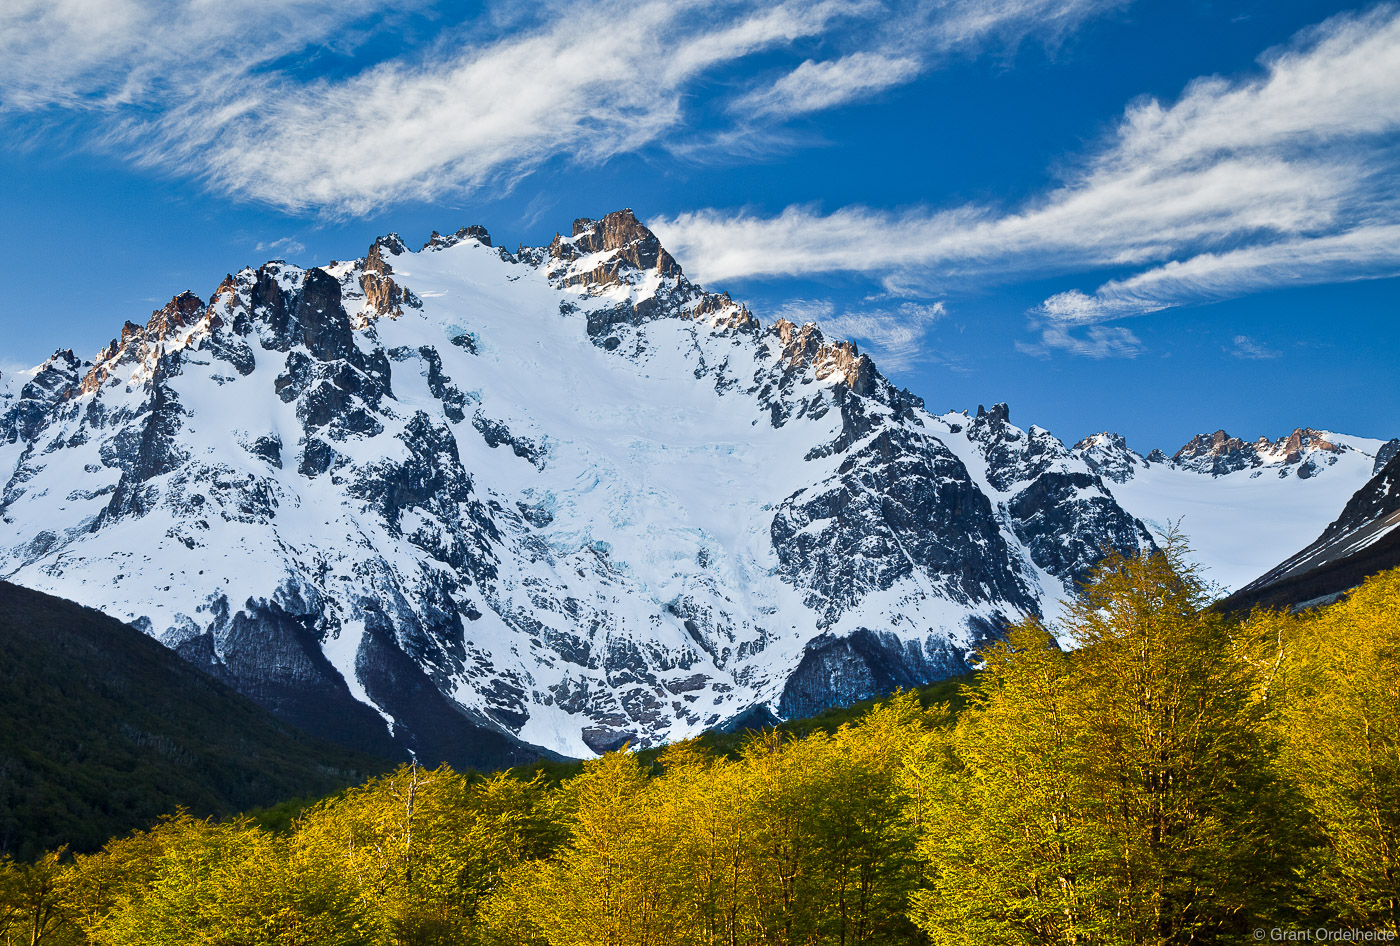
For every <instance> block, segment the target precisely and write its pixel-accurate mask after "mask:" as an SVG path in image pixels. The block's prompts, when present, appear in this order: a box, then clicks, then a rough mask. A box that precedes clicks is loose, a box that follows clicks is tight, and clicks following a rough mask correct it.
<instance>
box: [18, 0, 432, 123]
mask: <svg viewBox="0 0 1400 946" xmlns="http://www.w3.org/2000/svg"><path fill="white" fill-rule="evenodd" d="M422 5H423V4H422V3H419V2H407V3H405V2H400V3H399V4H398V6H400V7H401V8H409V9H411V8H414V7H419V6H422ZM377 9H380V4H379V3H377V2H375V0H6V2H5V4H4V5H3V6H0V114H3V113H10V114H14V113H16V112H24V111H32V110H35V109H45V108H63V109H80V110H84V111H92V110H99V109H119V108H122V107H125V106H141V107H144V108H150V107H153V106H154V107H156V108H159V107H161V106H162V105H173V104H175V103H178V102H179V101H181V100H185V99H189V98H191V97H193V96H195V95H204V94H207V93H209V92H211V91H217V89H218V87H219V86H220V85H222V84H226V83H234V84H236V83H237V82H238V81H239V80H240V79H241V77H243V76H246V75H247V74H249V73H252V72H255V71H257V70H258V69H260V68H262V67H264V66H265V65H266V64H268V63H270V62H274V61H276V60H277V59H280V58H281V57H283V56H287V55H289V54H291V53H294V52H297V51H299V50H303V49H306V48H308V47H315V46H318V45H321V44H326V43H331V44H337V43H338V44H341V45H353V44H355V43H357V42H359V40H360V39H361V38H362V37H361V33H360V30H359V26H358V24H357V21H358V20H360V18H362V17H364V16H366V15H367V14H369V13H371V12H374V11H375V10H377Z"/></svg>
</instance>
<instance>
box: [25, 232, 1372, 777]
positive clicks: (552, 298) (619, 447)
mask: <svg viewBox="0 0 1400 946" xmlns="http://www.w3.org/2000/svg"><path fill="white" fill-rule="evenodd" d="M1295 452H1296V451H1295ZM1091 460H1093V462H1091ZM1139 460H1140V461H1141V462H1142V463H1143V464H1146V462H1147V461H1146V460H1145V459H1143V458H1139ZM1342 460H1346V455H1343V456H1342V458H1341V459H1339V460H1338V463H1337V464H1334V465H1333V466H1332V467H1329V468H1328V469H1326V470H1324V471H1323V473H1322V474H1319V475H1318V476H1317V477H1314V478H1312V479H1310V480H1308V481H1307V484H1305V485H1310V488H1311V489H1312V490H1313V492H1307V490H1306V489H1303V488H1302V487H1299V488H1298V490H1297V491H1296V495H1295V493H1290V492H1288V491H1287V489H1286V488H1284V487H1278V489H1282V490H1284V492H1280V493H1278V494H1277V495H1278V496H1279V497H1285V494H1286V498H1288V501H1297V502H1300V503H1303V502H1306V503H1312V502H1314V500H1315V496H1314V494H1315V493H1317V492H1319V491H1318V490H1316V484H1320V483H1323V482H1325V481H1327V480H1328V479H1329V478H1334V479H1336V480H1338V481H1340V480H1342V479H1344V478H1345V476H1343V475H1336V476H1335V477H1334V474H1338V473H1345V471H1346V470H1347V469H1349V466H1347V465H1346V464H1350V462H1351V461H1350V460H1346V464H1343V462H1342ZM1096 462H1097V460H1094V459H1093V458H1091V457H1087V456H1086V455H1085V454H1084V453H1083V451H1078V450H1069V449H1067V448H1066V447H1065V446H1064V444H1062V443H1061V442H1060V441H1059V440H1057V439H1056V438H1055V437H1054V436H1052V435H1051V434H1050V433H1049V432H1048V431H1045V430H1043V429H1041V428H1037V427H1029V428H1026V429H1022V428H1019V427H1016V426H1014V425H1012V424H1011V423H1010V419H1009V412H1008V410H1007V409H1006V406H1005V405H997V406H995V407H994V408H992V410H990V411H986V410H982V409H979V410H978V411H977V413H976V414H975V415H970V414H947V415H942V416H934V415H932V414H931V413H929V412H928V411H927V410H925V409H924V406H923V404H922V402H921V401H920V400H919V399H918V398H917V397H914V396H913V395H911V394H910V393H909V392H907V391H902V390H899V389H897V388H895V387H893V386H892V385H891V384H890V383H889V382H888V381H887V380H886V379H885V378H884V377H883V376H881V375H880V373H879V371H878V370H877V368H876V367H875V365H874V364H873V363H872V362H871V361H870V359H869V358H868V357H866V356H864V355H862V354H861V353H860V352H859V351H858V350H857V349H856V347H855V346H854V345H850V344H848V343H844V342H836V341H833V340H828V339H827V338H825V337H824V336H823V335H822V333H821V331H820V330H819V328H818V327H816V326H815V325H810V324H809V325H805V326H796V325H793V324H791V323H788V322H785V321H780V322H778V323H777V324H774V325H771V326H764V325H762V324H760V323H759V321H758V320H757V319H755V318H754V317H753V315H752V314H751V313H749V312H748V311H747V310H746V309H744V308H743V307H742V306H740V305H738V304H736V303H735V302H733V300H731V299H730V298H729V297H728V296H727V295H723V294H714V293H710V292H706V291H705V290H703V289H701V288H700V287H698V286H695V285H694V284H692V283H691V282H690V281H689V280H688V279H686V277H685V276H684V274H683V273H682V271H681V269H680V266H679V265H678V264H677V263H676V261H675V260H674V259H672V258H671V257H670V255H669V254H668V253H666V251H665V249H664V248H662V247H661V246H660V244H659V243H658V242H657V241H656V239H655V237H654V236H653V235H652V234H651V233H650V232H649V231H647V230H646V229H645V228H644V227H642V226H641V225H640V224H639V223H638V222H637V221H636V219H635V218H634V217H633V216H632V214H631V213H630V211H624V212H619V213H615V214H609V215H608V216H606V217H604V218H603V219H601V220H597V221H593V220H579V221H576V222H575V224H574V226H573V228H572V232H571V233H570V235H568V236H562V235H561V236H559V237H556V239H555V240H554V242H553V243H551V244H550V245H549V246H545V247H533V248H531V247H526V248H522V249H521V250H520V251H519V252H517V253H515V254H510V253H507V252H505V251H503V250H501V249H499V248H497V247H494V246H492V245H491V241H490V237H489V235H488V234H487V233H486V231H485V230H483V229H481V228H479V227H471V228H466V229H463V230H461V231H459V232H458V233H457V234H454V235H451V236H446V237H444V236H440V235H438V234H434V235H433V238H432V239H431V240H430V241H428V243H427V244H426V245H425V246H424V247H423V248H422V249H421V250H419V251H417V252H413V251H410V250H409V249H408V248H407V247H406V246H405V245H404V244H403V242H402V241H401V240H400V239H399V238H398V237H397V236H392V235H391V236H388V237H383V238H381V239H380V240H378V241H376V242H375V244H374V245H373V246H372V247H371V248H370V250H369V252H368V253H367V254H366V256H365V257H364V258H362V259H358V260H353V261H347V262H338V263H332V264H331V265H328V266H326V267H320V268H314V269H302V268H300V267H297V266H293V265H289V264H287V263H283V262H270V263H268V264H265V265H264V266H262V267H259V268H257V269H245V270H243V271H241V272H239V273H237V274H236V275H232V276H230V277H228V278H227V279H225V280H224V282H223V283H222V284H221V285H220V286H219V287H218V289H217V290H216V291H215V293H214V294H213V296H212V297H211V298H210V299H209V300H207V301H206V300H203V299H200V298H198V297H196V296H194V295H192V294H190V293H184V294H181V295H180V296H177V297H176V298H174V299H172V300H171V302H170V303H169V304H168V305H166V306H165V307H164V308H162V309H161V310H159V311H157V312H156V313H154V314H153V315H152V317H151V319H150V320H149V321H148V322H147V323H146V324H145V325H144V326H142V325H135V324H132V323H127V325H126V326H125V327H124V328H123V329H122V332H121V334H120V336H119V337H118V338H117V339H114V340H113V342H112V344H111V345H110V346H108V347H107V348H106V349H104V350H103V351H102V352H100V353H98V355H97V356H96V357H95V358H94V359H93V360H92V361H91V362H84V361H82V360H80V359H78V358H77V357H76V356H74V355H73V354H72V353H71V352H60V353H59V354H57V355H55V356H54V357H53V358H52V359H50V360H49V362H47V363H46V364H45V365H43V366H40V367H39V368H37V369H35V371H33V372H31V373H27V374H25V375H23V376H15V377H9V378H0V577H3V578H6V579H9V580H11V581H14V582H16V583H19V584H23V585H26V586H29V587H32V588H36V589H39V590H42V591H46V592H49V593H53V594H59V595H62V596H64V597H67V598H71V599H73V600H75V601H78V602H79V603H82V604H86V605H90V606H92V607H96V608H99V609H101V610H103V611H105V612H107V613H109V614H112V615H114V616H116V617H119V618H121V619H123V620H127V621H131V622H133V623H135V624H136V625H137V626H138V627H141V628H142V629H144V630H145V631H147V632H148V633H150V634H151V635H153V636H155V637H156V638H157V639H159V640H161V641H163V642H164V643H166V644H167V645H168V646H170V647H172V648H174V649H176V650H177V651H178V652H179V653H181V654H182V655H183V656H185V657H186V658H187V659H189V660H191V661H192V662H194V663H196V664H198V665H200V666H202V667H204V668H205V669H207V670H208V671H209V672H211V673H213V674H215V675H216V676H219V677H220V678H222V679H224V680H225V681H227V682H229V683H230V684H232V685H233V686H235V687H237V688H238V689H239V690H241V691H242V692H244V693H246V694H247V695H249V696H251V697H253V698H254V699H256V700H258V701H260V702H261V703H263V704H264V705H265V706H268V707H269V708H271V709H273V710H274V711H276V712H278V713H280V714H281V715H282V716H283V717H284V718H287V719H289V720H291V721H293V722H296V723H298V724H299V725H302V726H304V727H306V728H308V729H311V730H312V731H314V732H317V733H318V734H321V735H324V736H327V737H330V738H335V739H339V740H340V741H342V742H346V743H349V744H353V745H360V746H365V747H370V746H377V745H380V744H381V743H383V742H385V741H386V740H387V739H392V740H393V742H394V744H396V745H397V746H400V747H402V748H404V749H405V750H407V751H412V752H414V753H416V754H418V755H419V756H420V757H423V758H425V759H437V758H442V759H449V760H451V761H454V762H455V763H459V764H470V765H480V766H490V765H499V764H504V763H509V762H513V761H518V760H520V759H523V758H528V757H529V756H530V755H531V754H532V753H533V751H534V750H533V747H544V748H546V749H549V750H551V751H555V752H558V753H562V754H567V755H573V756H585V755H589V754H592V753H596V752H601V751H604V750H607V749H609V748H612V747H615V746H618V745H621V744H623V743H626V742H632V743H634V744H655V743H657V742H661V741H665V740H672V739H677V738H681V737H685V736H689V735H692V734H694V733H697V732H699V731H701V730H703V729H705V728H708V727H711V726H715V725H721V724H723V723H725V721H727V720H731V719H734V718H736V717H739V716H741V715H744V714H746V713H749V712H751V711H753V710H755V709H758V710H760V711H762V710H765V709H766V710H767V711H771V712H776V713H778V714H780V715H796V714H800V713H807V712H811V711H813V710H815V709H819V708H821V707H823V706H827V705H832V704H835V703H845V702H850V701H852V700H856V699H862V698H864V697H867V696H871V695H874V694H876V693H879V692H883V691H885V690H887V689H889V688H890V687H891V686H896V685H910V684H914V683H920V682H926V681H929V680H933V679H937V678H940V677H944V676H947V675H949V674H952V673H957V672H960V671H962V670H964V669H966V667H967V666H968V661H969V659H970V658H971V653H972V652H973V651H974V650H975V648H977V647H978V646H979V645H980V644H981V643H982V642H983V641H985V640H986V639H987V638H988V637H990V636H993V635H995V634H997V633H998V631H999V629H1000V628H1001V627H1003V626H1004V625H1005V623H1006V622H1007V621H1009V620H1014V619H1016V618H1018V617H1019V616H1022V615H1025V614H1035V613H1040V614H1045V615H1047V616H1051V617H1053V616H1054V613H1055V608H1056V606H1057V602H1058V601H1059V599H1061V598H1062V597H1064V596H1066V595H1068V594H1072V593H1073V589H1074V588H1075V586H1076V582H1078V581H1079V580H1081V579H1082V578H1083V577H1084V576H1085V575H1086V574H1087V572H1088V570H1089V569H1090V568H1091V567H1092V565H1093V564H1094V561H1095V560H1096V558H1097V557H1098V556H1099V555H1100V554H1101V552H1102V550H1103V549H1104V548H1106V547H1113V548H1118V549H1121V550H1123V551H1133V550H1136V549H1139V548H1142V547H1144V546H1146V545H1148V544H1149V543H1150V541H1151V540H1150V538H1149V535H1148V532H1147V531H1146V529H1145V528H1144V527H1143V526H1142V524H1141V523H1139V522H1138V521H1137V520H1136V519H1134V518H1133V516H1132V515H1130V514H1129V513H1130V512H1132V511H1133V510H1132V509H1131V508H1130V509H1129V511H1127V512H1125V511H1124V508H1123V506H1124V505H1131V504H1132V503H1133V502H1137V503H1138V504H1139V508H1141V509H1143V510H1144V512H1142V513H1141V514H1142V515H1146V516H1148V517H1149V518H1161V519H1165V518H1176V517H1177V516H1180V515H1183V513H1182V512H1180V511H1174V508H1169V507H1171V503H1172V502H1174V501H1175V499H1176V498H1179V499H1180V500H1181V502H1182V503H1186V504H1187V507H1189V504H1190V503H1191V502H1197V503H1200V502H1203V501H1202V500H1201V499H1200V496H1202V495H1203V494H1201V493H1199V492H1197V493H1191V494H1190V495H1189V496H1188V495H1187V492H1182V494H1181V496H1180V497H1175V494H1173V493H1172V492H1171V489H1170V488H1169V484H1170V483H1172V482H1175V481H1173V480H1163V481H1161V482H1158V481H1157V480H1156V479H1155V478H1154V477H1155V476H1156V470H1155V467H1154V468H1153V469H1152V470H1151V471H1148V472H1150V473H1151V474H1152V476H1147V473H1143V474H1141V476H1147V478H1146V479H1142V480H1141V484H1140V485H1141V486H1142V487H1143V488H1141V489H1138V488H1135V486H1134V484H1135V483H1137V482H1138V480H1137V479H1129V480H1128V481H1127V482H1125V483H1122V484H1112V490H1113V491H1114V492H1117V493H1119V494H1121V495H1120V496H1119V499H1117V500H1116V499H1115V498H1114V492H1110V489H1109V485H1108V484H1106V482H1105V480H1104V478H1103V477H1101V476H1100V475H1099V474H1098V473H1097V472H1096V471H1095V466H1094V464H1095V463H1096ZM1231 462H1234V461H1233V460H1232V461H1231ZM1182 473H1183V475H1189V476H1191V477H1194V478H1195V479H1194V480H1192V482H1193V483H1198V482H1212V480H1211V477H1209V476H1202V475H1201V474H1199V473H1197V472H1189V473H1188V472H1185V471H1182ZM1235 475H1236V474H1230V476H1235ZM1230 476H1222V477H1218V478H1216V481H1219V482H1221V483H1227V482H1228V483H1232V484H1233V483H1235V482H1236V481H1235V480H1232V479H1230ZM1266 479H1267V477H1265V478H1261V479H1248V480H1247V482H1249V483H1254V484H1259V483H1264V482H1265V480H1266ZM1275 479H1277V478H1275ZM1295 479H1296V477H1295ZM1183 482H1184V481H1183ZM1239 482H1240V483H1244V482H1246V480H1243V479H1242V480H1239ZM1280 482H1281V481H1280ZM1164 484H1167V485H1164ZM1273 488H1274V487H1270V489H1273ZM1241 495H1243V491H1242V492H1241ZM1251 495H1253V494H1252V493H1251ZM1270 495H1274V494H1270ZM1283 501H1284V500H1283V499H1282V498H1281V499H1279V500H1278V502H1277V503H1275V508H1281V506H1282V504H1283ZM1120 502H1121V505H1120ZM1209 502H1216V503H1217V505H1219V501H1216V500H1211V501H1207V502H1206V505H1205V506H1203V507H1202V508H1212V507H1210V506H1209ZM1333 502H1334V500H1333V499H1331V498H1330V496H1329V498H1326V499H1320V500H1316V504H1317V505H1318V506H1322V505H1327V504H1331V503H1333ZM1154 503H1156V504H1157V505H1153V504H1154ZM1227 505H1228V503H1227ZM1159 506H1160V507H1161V508H1160V509H1159ZM1189 509H1194V507H1189ZM1189 509H1188V513H1187V515H1194V513H1193V512H1190V511H1189ZM1300 528H1302V527H1300ZM1315 531H1316V530H1314V534H1315ZM1203 534H1204V533H1203ZM1292 547H1297V546H1296V544H1295V545H1294V546H1292ZM1220 552H1221V550H1220V549H1214V548H1213V549H1212V551H1211V554H1213V555H1216V556H1217V559H1222V556H1221V555H1220V554H1219V553H1220ZM1226 557H1228V556H1226ZM1212 564H1213V565H1215V563H1214V562H1213V563H1212ZM1216 567H1219V566H1218V565H1216Z"/></svg>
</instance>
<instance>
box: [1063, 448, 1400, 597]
mask: <svg viewBox="0 0 1400 946" xmlns="http://www.w3.org/2000/svg"><path fill="white" fill-rule="evenodd" d="M1393 442H1394V441H1392V443H1393ZM1387 449H1389V447H1388V445H1387V444H1384V443H1382V442H1381V441H1379V440H1368V439H1365V438H1362V437H1352V436H1348V435H1344V434H1337V433H1333V432H1331V431H1325V430H1314V429H1312V428H1308V427H1300V428H1298V429H1295V430H1294V431H1292V432H1291V433H1289V434H1287V435H1286V436H1283V437H1279V438H1277V439H1273V440H1271V439H1269V438H1267V437H1260V438H1259V439H1257V440H1254V441H1245V440H1241V439H1239V438H1237V437H1232V436H1230V435H1229V434H1228V433H1226V432H1225V431H1223V430H1217V431H1215V432H1214V433H1211V434H1199V435H1197V436H1195V437H1193V438H1192V439H1191V440H1190V441H1188V442H1187V443H1186V444H1185V445H1183V446H1182V447H1181V449H1179V450H1177V451H1176V453H1175V454H1173V455H1172V456H1170V457H1168V456H1167V455H1165V454H1164V453H1163V452H1162V451H1160V450H1154V451H1152V452H1151V453H1149V454H1147V455H1146V456H1143V455H1142V454H1140V453H1138V452H1137V451H1135V450H1133V449H1132V448H1130V447H1129V446H1128V445H1127V443H1126V442H1125V441H1124V439H1123V438H1122V437H1121V436H1119V435H1117V434H1112V433H1101V434H1095V435H1093V436H1091V437H1086V438H1085V439H1084V440H1081V441H1080V442H1079V443H1077V444H1075V445H1074V448H1073V453H1074V454H1075V456H1077V457H1079V458H1080V459H1082V460H1083V461H1084V462H1085V464H1086V465H1087V466H1088V467H1089V468H1090V469H1092V470H1093V471H1094V472H1096V473H1098V474H1099V475H1100V476H1101V477H1102V478H1103V479H1104V481H1105V483H1106V485H1107V487H1108V489H1109V491H1110V492H1111V493H1112V494H1113V497H1114V499H1115V500H1116V501H1117V502H1118V504H1119V505H1120V506H1121V507H1122V508H1123V509H1125V510H1127V511H1128V512H1129V513H1131V514H1132V515H1133V516H1135V517H1136V518H1138V519H1139V520H1141V521H1142V522H1144V523H1146V524H1147V525H1148V526H1149V527H1151V528H1152V529H1153V530H1155V531H1159V532H1160V531H1163V530H1165V529H1167V528H1169V527H1171V526H1172V525H1174V524H1175V525H1179V526H1180V528H1181V531H1182V532H1183V533H1185V535H1186V536H1187V538H1188V540H1189V542H1190V545H1191V546H1192V550H1193V557H1194V558H1195V559H1196V560H1197V561H1198V562H1200V564H1201V565H1202V566H1203V568H1204V573H1205V577H1206V578H1207V579H1208V580H1210V581H1212V582H1214V583H1215V584H1217V585H1219V586H1220V587H1221V588H1222V589H1223V590H1225V591H1234V590H1236V589H1239V588H1241V587H1242V586H1244V585H1246V584H1248V583H1249V582H1250V581H1252V580H1253V579H1255V578H1257V577H1258V576H1259V575H1261V574H1262V573H1263V572H1265V571H1267V570H1268V569H1269V568H1271V567H1272V566H1273V565H1274V564H1276V563H1277V562H1278V556H1279V553H1280V550H1282V549H1296V548H1301V547H1302V546H1303V545H1305V544H1307V543H1308V542H1309V541H1311V540H1312V539H1313V538H1314V537H1315V536H1316V535H1317V534H1318V533H1319V532H1320V531H1322V529H1323V528H1324V527H1325V526H1326V525H1327V523H1329V522H1331V521H1332V519H1333V518H1334V517H1335V516H1336V514H1337V510H1338V509H1340V508H1341V507H1342V505H1343V504H1344V503H1345V502H1346V501H1347V499H1348V497H1350V496H1351V495H1352V494H1353V493H1354V492H1355V491H1356V490H1357V489H1358V488H1360V487H1361V486H1362V485H1363V484H1364V483H1365V482H1366V480H1367V479H1369V478H1370V476H1371V475H1372V473H1373V471H1374V469H1375V468H1376V465H1377V463H1378V462H1379V461H1378V457H1380V456H1381V455H1382V454H1383V453H1384V452H1385V451H1386V450H1387Z"/></svg>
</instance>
